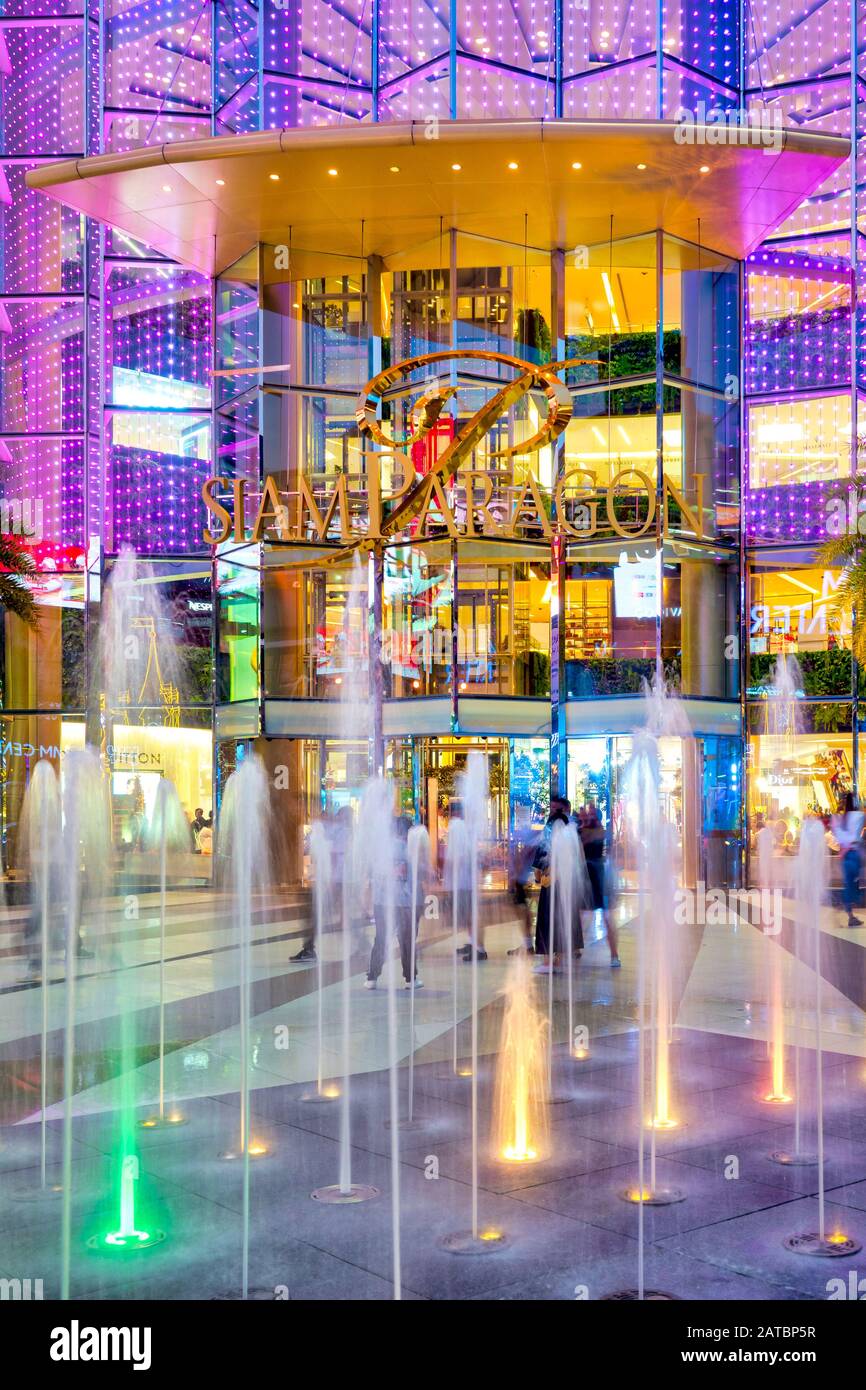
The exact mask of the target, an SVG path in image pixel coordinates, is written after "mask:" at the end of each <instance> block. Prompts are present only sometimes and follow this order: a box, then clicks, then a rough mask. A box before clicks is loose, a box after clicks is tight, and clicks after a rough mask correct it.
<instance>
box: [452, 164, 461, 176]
mask: <svg viewBox="0 0 866 1390" xmlns="http://www.w3.org/2000/svg"><path fill="white" fill-rule="evenodd" d="M451 168H452V169H453V170H454V172H455V174H459V173H460V170H461V169H462V168H463V165H462V164H452V165H451Z"/></svg>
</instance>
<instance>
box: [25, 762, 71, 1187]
mask: <svg viewBox="0 0 866 1390" xmlns="http://www.w3.org/2000/svg"><path fill="white" fill-rule="evenodd" d="M22 820H23V824H24V833H25V837H26V842H27V862H28V865H29V869H30V884H31V892H32V894H33V910H34V915H35V910H36V909H37V905H38V913H39V957H40V976H41V981H42V985H41V1023H40V1047H39V1056H40V1066H39V1108H40V1116H39V1188H40V1192H42V1193H45V1194H46V1195H48V1194H50V1195H52V1196H59V1194H60V1192H61V1191H62V1187H61V1185H59V1184H49V1183H48V1180H47V1172H46V1147H47V1142H46V1141H47V1126H46V1113H45V1112H46V1108H47V1104H48V997H49V996H48V977H49V974H50V968H51V949H52V942H51V919H52V915H53V914H54V913H57V912H59V911H60V901H61V885H60V875H61V867H62V864H61V853H62V823H61V814H60V788H59V785H58V782H57V773H56V772H55V771H54V768H53V766H52V764H51V763H50V762H48V760H47V759H46V758H40V759H39V761H38V762H37V764H36V766H35V767H34V769H33V774H32V776H31V778H30V785H29V786H28V788H27V792H26V795H25V798H24V806H23V808H22ZM34 945H35V943H34V942H31V947H30V949H31V952H32V951H33V949H34Z"/></svg>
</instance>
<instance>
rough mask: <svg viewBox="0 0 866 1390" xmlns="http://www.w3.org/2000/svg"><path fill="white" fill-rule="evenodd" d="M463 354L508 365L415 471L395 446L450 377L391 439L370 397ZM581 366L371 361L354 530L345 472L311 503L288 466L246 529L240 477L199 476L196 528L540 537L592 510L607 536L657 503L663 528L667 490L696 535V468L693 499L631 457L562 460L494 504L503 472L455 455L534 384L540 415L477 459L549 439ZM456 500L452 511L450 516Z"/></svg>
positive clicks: (356, 539) (422, 431)
mask: <svg viewBox="0 0 866 1390" xmlns="http://www.w3.org/2000/svg"><path fill="white" fill-rule="evenodd" d="M467 358H475V359H480V360H482V361H484V362H495V363H503V364H505V365H506V366H508V367H511V368H514V369H516V371H517V375H516V376H515V378H514V379H513V380H512V381H510V382H507V383H506V384H505V385H504V386H502V387H500V389H499V390H498V391H496V392H495V394H494V395H492V396H491V397H490V399H489V400H488V401H486V402H485V404H484V405H482V406H481V407H480V409H478V410H476V411H475V413H474V414H473V415H471V416H470V417H469V418H467V419H461V420H459V421H455V422H454V430H453V433H452V434H449V436H448V439H447V444H446V447H445V449H444V451H443V452H442V454H441V455H440V456H439V457H438V458H437V459H436V460H435V462H434V463H433V465H432V467H431V469H430V471H429V472H427V473H425V474H424V476H423V477H422V478H421V479H420V481H419V480H418V478H417V476H416V469H415V463H414V461H413V459H412V458H411V457H410V455H409V454H408V453H406V449H407V448H411V447H412V446H414V445H416V444H418V443H420V442H422V441H424V440H425V439H427V438H428V437H429V436H430V435H431V434H432V433H434V432H435V431H436V428H437V425H438V424H439V421H440V416H441V414H442V410H443V407H444V406H445V405H446V404H447V403H448V401H449V400H451V398H452V397H454V396H456V394H457V391H458V387H457V385H456V384H447V385H446V384H443V383H442V382H441V381H439V380H438V379H435V380H433V381H432V382H431V383H429V384H427V385H426V386H423V387H422V388H421V389H420V394H419V395H418V397H417V399H416V400H415V401H414V403H413V404H412V406H411V408H410V410H409V414H408V424H409V433H408V434H406V435H405V436H404V437H403V438H401V439H399V440H396V439H394V438H393V437H392V436H390V435H388V434H387V433H386V432H385V430H384V428H383V425H382V422H381V420H380V419H379V414H380V409H381V404H382V400H383V398H384V395H385V393H386V392H388V391H389V390H391V389H392V388H393V387H395V386H397V385H398V383H400V382H401V381H404V380H405V379H406V378H407V377H409V376H410V375H411V374H412V373H414V372H417V371H418V370H419V369H420V368H424V367H431V366H433V365H434V364H441V363H448V364H451V365H453V366H454V367H456V364H457V362H458V361H463V360H465V359H467ZM590 365H591V366H598V365H600V364H599V363H598V362H596V361H590V360H589V359H586V358H569V359H567V360H565V361H562V362H549V363H543V364H536V363H532V362H526V361H524V360H522V359H521V358H519V357H510V356H507V355H506V354H505V353H498V352H486V351H481V350H473V349H463V350H450V351H443V352H430V353H425V354H423V355H422V356H418V357H409V358H406V359H405V360H404V361H402V362H398V363H396V364H395V365H394V366H392V367H388V368H386V369H385V370H384V371H381V372H379V373H378V374H377V375H376V376H375V377H373V378H372V380H371V381H369V382H368V383H367V385H366V386H365V387H364V389H363V391H362V392H361V394H360V396H359V398H358V405H357V409H356V411H355V418H356V420H357V423H358V430H359V433H360V435H361V438H362V439H367V440H369V441H370V442H371V443H373V444H374V445H378V446H379V449H380V452H372V451H371V452H370V453H368V454H367V455H366V466H367V471H366V477H365V479H364V482H363V484H362V492H361V494H360V495H361V496H362V497H363V499H364V501H365V503H366V513H365V516H366V530H365V531H364V532H363V533H361V532H359V531H357V530H354V529H353V527H352V520H353V517H352V513H351V500H350V490H349V481H348V478H347V476H346V475H345V474H342V475H340V476H339V477H338V478H337V480H336V482H335V485H334V490H333V492H332V493H331V496H330V498H328V499H327V500H326V502H325V505H324V510H322V508H320V506H319V501H317V499H316V497H315V495H314V493H313V490H312V488H311V486H310V482H309V480H308V478H307V477H305V475H304V473H303V472H302V471H300V470H299V472H298V476H297V484H298V490H297V492H295V493H293V494H291V495H290V494H283V493H281V492H280V490H279V488H278V486H277V482H276V479H275V478H274V477H267V478H265V480H264V483H263V485H262V490H261V494H260V498H259V502H258V508H257V511H256V515H255V519H254V521H253V524H252V528H251V529H250V528H248V526H247V520H246V514H247V496H246V486H247V485H246V482H245V481H243V480H236V481H234V482H232V480H231V479H230V478H223V477H214V478H208V480H207V481H206V482H205V484H204V486H203V488H202V498H203V501H204V504H205V506H206V507H207V510H208V512H209V513H210V515H211V516H212V517H213V518H215V521H216V527H215V529H213V530H205V531H204V532H203V539H204V541H205V543H206V544H207V545H214V546H215V545H221V544H222V543H223V542H224V541H226V540H228V539H229V537H230V536H231V537H232V539H233V540H234V541H235V542H237V543H241V544H242V543H244V542H247V541H251V542H259V541H265V540H268V541H271V540H273V541H282V542H286V541H303V540H307V539H308V538H309V530H310V527H312V529H313V530H314V531H315V533H316V538H317V539H318V540H319V541H325V540H326V538H327V537H328V536H329V534H331V532H332V531H333V529H334V526H335V524H336V525H338V526H339V535H340V540H341V542H342V543H343V545H344V546H347V547H351V548H352V549H353V550H357V549H372V548H373V547H375V546H376V545H378V544H381V543H382V542H384V541H388V540H396V539H398V538H399V537H400V536H401V535H402V534H403V533H404V532H405V531H407V530H408V529H410V528H411V530H412V533H413V535H414V536H416V537H418V538H421V537H424V536H426V535H427V534H428V532H427V527H428V524H429V522H430V521H431V520H432V521H433V522H434V523H435V525H436V527H437V529H438V530H439V532H440V534H441V531H442V529H443V528H444V530H445V532H446V534H447V535H448V536H450V537H452V538H458V537H461V536H470V537H474V536H479V535H483V536H499V537H506V538H515V537H517V536H519V535H523V534H524V533H525V532H526V531H527V530H529V531H534V532H538V531H540V532H541V533H542V534H543V535H544V536H546V537H548V538H550V537H552V536H553V535H554V534H559V535H565V536H574V537H579V538H581V539H589V538H591V537H592V536H594V535H596V533H597V532H598V530H599V525H600V519H601V513H602V511H603V512H604V515H605V516H606V520H607V525H608V527H609V528H610V530H612V531H613V532H614V533H615V534H616V535H617V536H621V537H623V538H625V539H628V540H634V539H639V538H640V537H641V536H644V535H646V534H647V533H648V532H649V531H650V529H651V528H652V527H653V526H654V524H655V520H656V511H657V508H660V510H661V513H662V518H661V519H662V534H663V535H665V536H667V535H668V532H669V503H670V502H671V501H673V502H674V503H675V504H676V505H677V506H678V507H679V510H680V516H681V523H680V525H681V529H688V530H689V531H690V532H691V533H692V534H693V535H694V536H695V537H697V538H698V539H703V538H704V530H703V508H704V497H703V483H704V479H703V478H702V477H700V476H697V477H695V479H694V485H695V494H696V500H695V503H694V504H693V505H690V504H689V503H687V502H686V500H685V497H684V495H683V493H682V492H681V491H680V490H679V489H678V488H677V487H676V486H675V485H674V484H673V483H672V482H671V481H670V479H669V478H667V477H664V478H663V480H662V486H661V493H660V495H659V490H658V488H657V485H656V481H655V479H653V478H651V477H650V475H649V474H648V473H646V472H644V471H643V470H642V469H640V468H632V467H627V468H623V469H621V470H620V471H618V472H616V473H614V474H612V476H611V478H610V481H609V482H608V483H606V484H603V485H599V484H598V483H597V479H596V474H595V473H594V471H593V470H592V469H590V468H585V467H581V466H576V467H567V468H565V469H564V470H563V471H562V472H561V474H560V477H559V479H558V481H557V482H556V485H555V487H554V488H553V490H552V491H550V490H547V489H545V488H544V487H542V485H541V484H540V482H539V480H538V478H537V477H536V476H535V474H534V473H533V472H532V470H531V469H529V470H527V472H526V476H525V478H524V479H523V481H522V482H520V483H518V484H516V485H515V486H514V487H513V488H510V489H509V491H510V492H511V494H512V495H511V497H510V499H509V500H508V503H507V508H506V511H505V513H503V506H502V498H501V496H500V498H498V499H496V500H494V485H495V484H496V483H497V482H500V483H501V482H502V481H503V475H502V474H501V473H499V472H496V471H486V470H482V469H471V468H464V467H463V466H462V465H463V464H464V463H466V462H467V461H468V460H469V459H470V458H471V455H472V452H473V450H475V449H476V448H477V447H478V446H479V444H481V442H482V441H483V440H484V439H485V438H486V437H487V436H488V435H489V434H490V432H491V431H492V430H493V429H494V428H495V426H496V425H497V424H498V423H499V422H500V421H501V420H502V419H503V417H504V416H505V415H506V414H507V412H508V411H509V410H510V409H511V408H512V407H513V406H515V405H516V404H517V403H518V402H519V401H521V400H522V399H523V398H524V397H526V396H528V394H529V393H530V392H531V391H539V390H540V391H543V393H544V395H545V397H546V400H547V416H546V419H544V420H543V421H542V422H541V424H540V425H539V428H538V429H537V430H536V431H535V433H534V434H532V435H531V436H530V437H529V438H528V439H525V440H523V441H522V442H521V443H519V444H512V445H509V446H507V447H506V448H502V449H493V450H491V451H490V452H489V453H488V458H489V459H490V460H491V461H494V460H505V459H509V458H516V457H531V456H533V455H535V454H537V453H538V451H539V450H540V449H543V448H545V447H546V446H548V445H551V444H554V443H555V442H556V440H557V439H558V438H559V436H560V435H561V434H562V433H563V431H564V430H565V428H566V426H567V425H568V423H569V421H570V420H571V418H572V413H573V401H572V396H571V392H570V390H569V388H568V387H567V386H566V384H565V382H564V381H562V379H561V377H560V375H559V373H561V372H564V371H566V370H568V369H569V368H572V367H579V366H590ZM383 459H388V460H390V461H391V463H392V465H393V466H394V469H395V472H399V473H400V475H401V477H400V485H399V487H398V488H397V490H396V491H391V492H389V493H387V494H385V493H383V491H382V480H381V463H382V460H383ZM458 471H459V479H457V481H458V482H459V484H462V487H463V489H464V499H463V503H464V504H463V506H462V508H458V507H457V505H456V499H455V497H454V496H453V495H452V496H451V497H450V498H449V496H448V494H447V493H446V490H445V484H446V483H448V482H449V481H452V480H455V479H456V478H457V474H458ZM229 492H231V500H230V501H229V498H228V494H229ZM217 494H222V496H221V497H220V496H218V495H217ZM352 495H353V496H354V497H356V498H357V497H358V495H359V493H358V490H357V489H354V488H353V489H352ZM626 495H627V497H628V499H629V501H630V503H631V511H632V516H631V518H630V519H629V521H628V524H625V522H624V520H623V518H622V516H621V515H619V514H618V513H617V505H616V504H617V499H618V498H619V499H620V500H621V499H622V498H623V497H624V496H626ZM223 499H224V500H223ZM386 505H387V511H386ZM461 511H462V515H463V520H462V522H461V521H460V520H459V519H458V516H459V514H460V512H461ZM479 528H480V529H479Z"/></svg>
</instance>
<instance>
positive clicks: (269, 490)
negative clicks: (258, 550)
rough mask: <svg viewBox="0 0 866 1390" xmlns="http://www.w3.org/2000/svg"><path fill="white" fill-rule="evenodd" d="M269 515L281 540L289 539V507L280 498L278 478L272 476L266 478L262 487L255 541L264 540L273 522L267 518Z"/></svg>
mask: <svg viewBox="0 0 866 1390" xmlns="http://www.w3.org/2000/svg"><path fill="white" fill-rule="evenodd" d="M269 502H270V504H271V505H270V506H268V503H269ZM269 517H273V520H274V524H275V526H276V529H277V531H279V533H280V540H288V539H289V525H288V522H289V517H288V508H287V507H286V506H285V504H284V503H283V502H282V500H281V498H280V491H279V488H278V487H277V484H276V479H275V478H272V477H268V478H265V484H264V487H263V488H262V500H261V502H260V503H259V510H258V512H257V514H256V521H255V525H254V526H253V543H255V542H256V541H261V540H264V538H265V536H264V533H265V531H266V530H267V529H268V527H269V526H270V524H271V523H270V521H269V520H268V519H267V518H269Z"/></svg>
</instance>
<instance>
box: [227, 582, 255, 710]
mask: <svg viewBox="0 0 866 1390" xmlns="http://www.w3.org/2000/svg"><path fill="white" fill-rule="evenodd" d="M216 579H217V596H216V601H217V650H216V698H217V703H223V702H228V701H235V700H254V699H257V697H258V693H259V574H258V571H257V570H250V569H246V568H244V567H243V566H242V565H232V564H229V563H227V562H225V561H219V562H218V563H217V571H216Z"/></svg>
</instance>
